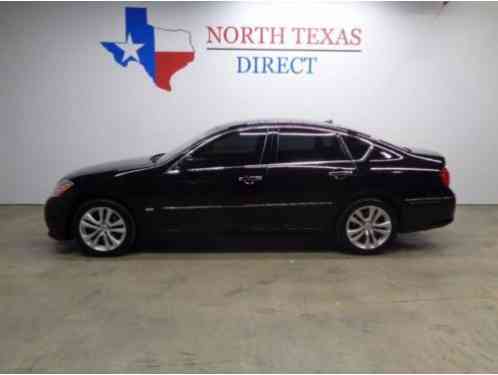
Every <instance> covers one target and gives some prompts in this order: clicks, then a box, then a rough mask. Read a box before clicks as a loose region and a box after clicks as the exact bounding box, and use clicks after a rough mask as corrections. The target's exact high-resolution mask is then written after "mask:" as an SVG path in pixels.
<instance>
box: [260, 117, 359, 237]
mask: <svg viewBox="0 0 498 375" xmlns="http://www.w3.org/2000/svg"><path fill="white" fill-rule="evenodd" d="M276 136H277V140H276V147H275V148H276V150H275V153H274V160H273V162H271V163H270V164H269V165H268V172H267V177H266V186H267V189H268V195H269V198H268V199H269V200H270V201H271V203H272V206H273V210H272V215H273V216H274V218H275V220H276V221H277V222H278V223H279V224H280V226H281V227H283V228H285V229H308V228H309V229H311V228H313V229H316V228H323V227H327V226H330V225H331V224H332V218H333V216H334V214H335V212H336V210H337V208H336V207H337V205H338V203H340V202H341V201H342V200H343V199H345V196H346V195H347V192H348V191H349V190H350V187H351V184H352V178H353V177H354V175H355V173H356V166H355V164H354V162H353V161H352V160H351V159H350V157H349V156H348V153H347V152H346V150H345V147H344V144H343V142H342V140H341V139H340V137H339V136H338V135H337V134H336V133H334V132H333V131H329V130H321V129H310V128H307V127H295V126H292V127H281V128H279V129H278V133H277V135H276Z"/></svg>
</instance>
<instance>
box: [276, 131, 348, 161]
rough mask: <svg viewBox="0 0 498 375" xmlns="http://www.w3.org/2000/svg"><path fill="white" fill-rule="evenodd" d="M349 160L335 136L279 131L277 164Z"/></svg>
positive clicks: (319, 133)
mask: <svg viewBox="0 0 498 375" xmlns="http://www.w3.org/2000/svg"><path fill="white" fill-rule="evenodd" d="M329 160H330V161H334V160H349V158H348V157H347V156H346V154H345V153H344V151H343V149H342V147H341V144H340V141H339V139H338V137H337V135H335V134H333V133H321V132H314V131H309V130H299V129H296V130H294V129H281V130H280V132H279V137H278V154H277V161H278V162H279V163H288V162H305V161H329Z"/></svg>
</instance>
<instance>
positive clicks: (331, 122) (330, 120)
mask: <svg viewBox="0 0 498 375" xmlns="http://www.w3.org/2000/svg"><path fill="white" fill-rule="evenodd" d="M325 122H326V123H327V124H331V125H332V124H333V123H334V120H332V119H329V120H325Z"/></svg>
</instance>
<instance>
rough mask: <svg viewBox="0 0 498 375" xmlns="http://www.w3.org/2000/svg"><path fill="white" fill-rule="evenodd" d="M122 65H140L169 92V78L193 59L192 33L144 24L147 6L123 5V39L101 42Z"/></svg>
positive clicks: (158, 84) (160, 86)
mask: <svg viewBox="0 0 498 375" xmlns="http://www.w3.org/2000/svg"><path fill="white" fill-rule="evenodd" d="M101 44H102V46H103V47H104V48H105V49H106V50H107V51H109V52H110V53H111V54H112V56H113V57H114V60H115V61H116V62H117V63H118V64H119V65H121V66H122V67H127V66H128V64H129V63H130V62H135V63H137V64H140V65H142V66H143V68H144V69H145V72H146V73H147V75H148V76H150V77H151V78H152V80H153V81H154V83H155V84H156V86H157V87H159V88H160V89H163V90H166V91H171V78H172V77H173V75H174V74H175V73H176V72H178V71H179V70H181V69H183V68H185V67H186V66H187V65H188V64H190V63H191V62H192V61H194V57H195V49H194V46H193V45H192V35H191V34H190V32H189V31H187V30H183V29H163V28H160V27H157V26H152V25H149V24H148V23H147V9H146V8H132V7H126V8H125V40H124V41H122V42H101Z"/></svg>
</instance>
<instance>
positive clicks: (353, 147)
mask: <svg viewBox="0 0 498 375" xmlns="http://www.w3.org/2000/svg"><path fill="white" fill-rule="evenodd" d="M342 139H344V142H345V143H346V146H347V147H348V149H349V152H350V153H351V156H352V157H353V159H354V160H360V159H361V158H363V157H364V156H365V154H366V153H367V151H368V149H369V148H370V143H368V142H365V141H362V140H361V139H358V138H355V137H349V136H343V137H342Z"/></svg>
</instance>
